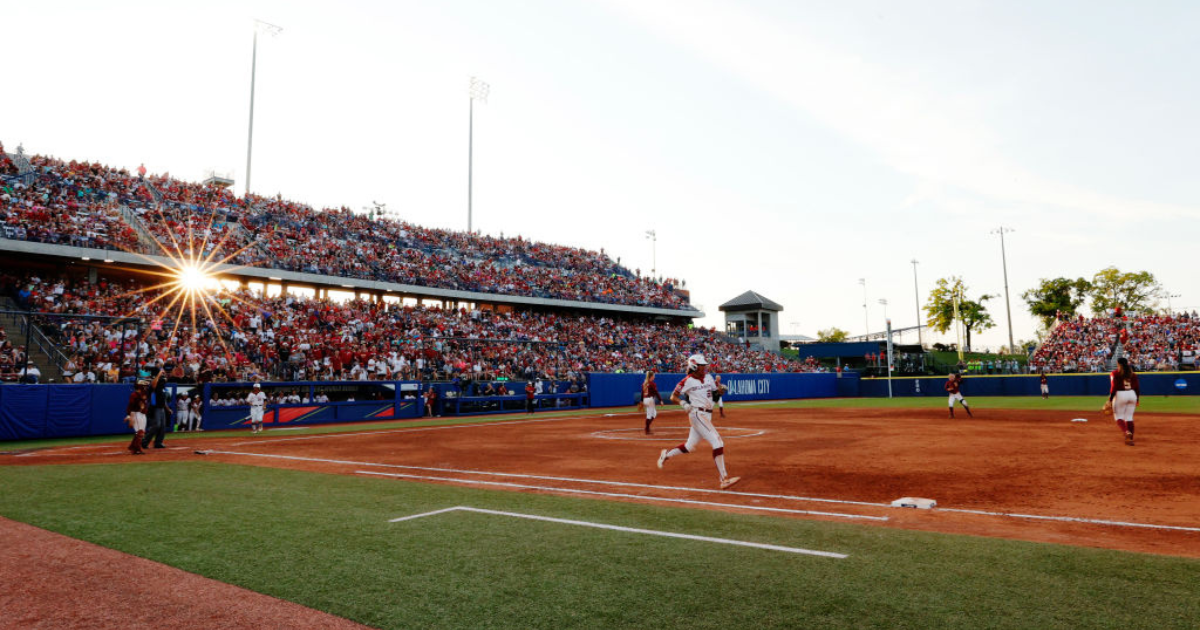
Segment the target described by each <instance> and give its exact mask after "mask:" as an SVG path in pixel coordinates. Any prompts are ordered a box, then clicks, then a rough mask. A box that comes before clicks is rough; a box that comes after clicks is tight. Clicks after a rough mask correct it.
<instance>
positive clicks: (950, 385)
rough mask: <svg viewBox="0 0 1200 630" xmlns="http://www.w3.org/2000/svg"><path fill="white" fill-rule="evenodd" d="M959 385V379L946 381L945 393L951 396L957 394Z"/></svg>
mask: <svg viewBox="0 0 1200 630" xmlns="http://www.w3.org/2000/svg"><path fill="white" fill-rule="evenodd" d="M961 383H962V380H961V379H958V378H951V379H950V380H948V381H946V391H947V392H949V393H951V394H957V393H958V388H959V386H960V385H961Z"/></svg>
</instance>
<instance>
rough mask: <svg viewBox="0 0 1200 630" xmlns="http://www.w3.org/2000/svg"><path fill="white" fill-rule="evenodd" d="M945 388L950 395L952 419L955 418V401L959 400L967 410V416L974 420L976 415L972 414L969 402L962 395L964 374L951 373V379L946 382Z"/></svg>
mask: <svg viewBox="0 0 1200 630" xmlns="http://www.w3.org/2000/svg"><path fill="white" fill-rule="evenodd" d="M945 387H946V393H948V394H950V399H949V401H948V402H949V404H950V417H951V418H953V417H954V401H956V400H957V401H958V402H960V403H962V406H963V409H966V410H967V415H968V416H970V417H972V418H974V417H975V415H974V414H972V413H971V408H970V407H969V406H967V400H966V399H965V398H963V395H962V374H959V373H958V372H951V373H950V378H949V379H947V380H946V385H945Z"/></svg>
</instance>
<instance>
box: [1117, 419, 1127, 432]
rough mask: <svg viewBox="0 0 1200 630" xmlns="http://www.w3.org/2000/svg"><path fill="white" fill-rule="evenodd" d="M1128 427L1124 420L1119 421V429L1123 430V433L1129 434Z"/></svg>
mask: <svg viewBox="0 0 1200 630" xmlns="http://www.w3.org/2000/svg"><path fill="white" fill-rule="evenodd" d="M1126 427H1127V425H1126V423H1125V421H1124V420H1117V428H1118V429H1120V430H1121V433H1128V432H1129V429H1128V428H1126Z"/></svg>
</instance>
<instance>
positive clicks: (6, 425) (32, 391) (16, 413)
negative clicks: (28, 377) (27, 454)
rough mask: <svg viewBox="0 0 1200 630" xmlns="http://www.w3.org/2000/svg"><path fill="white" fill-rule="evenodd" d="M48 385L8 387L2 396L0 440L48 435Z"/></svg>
mask: <svg viewBox="0 0 1200 630" xmlns="http://www.w3.org/2000/svg"><path fill="white" fill-rule="evenodd" d="M48 391H49V390H48V386H46V385H6V386H4V395H3V396H0V440H29V439H34V438H41V437H47V435H46V400H47V392H48Z"/></svg>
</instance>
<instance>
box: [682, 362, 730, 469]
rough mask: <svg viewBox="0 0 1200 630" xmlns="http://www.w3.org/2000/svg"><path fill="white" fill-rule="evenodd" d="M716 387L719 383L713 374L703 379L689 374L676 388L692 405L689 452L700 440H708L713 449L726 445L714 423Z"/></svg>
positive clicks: (706, 375)
mask: <svg viewBox="0 0 1200 630" xmlns="http://www.w3.org/2000/svg"><path fill="white" fill-rule="evenodd" d="M716 389H717V383H716V381H714V380H713V377H712V375H711V374H705V375H704V380H703V381H701V380H699V379H697V378H696V377H694V376H689V377H687V378H685V379H684V380H683V382H682V383H680V384H679V385H678V386H677V387H676V388H675V391H676V392H678V394H679V396H680V397H681V398H686V399H687V402H688V404H689V405H691V407H692V410H691V411H690V412H688V420H690V421H691V424H692V428H691V430H690V431H689V432H688V439H687V442H685V443H684V446H685V447H686V448H687V450H688V451H689V452H690V451H692V450H694V449H695V448H696V444H697V443H699V442H700V440H704V441H705V442H708V443H709V444H710V445H711V446H712V447H713V449H718V448H721V447H723V446H725V443H724V442H722V441H721V436H720V435H719V434H718V433H717V429H716V427H714V426H713V423H712V409H713V401H712V394H713V392H714V391H716Z"/></svg>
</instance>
